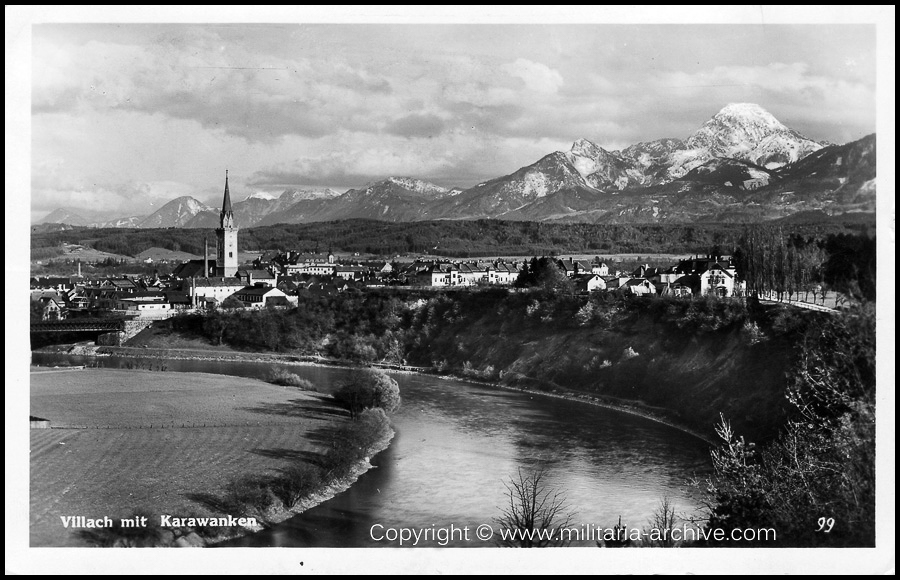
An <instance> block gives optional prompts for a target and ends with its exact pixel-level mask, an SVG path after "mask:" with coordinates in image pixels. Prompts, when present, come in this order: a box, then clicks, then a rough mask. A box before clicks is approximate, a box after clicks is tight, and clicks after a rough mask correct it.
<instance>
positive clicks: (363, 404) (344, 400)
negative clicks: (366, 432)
mask: <svg viewBox="0 0 900 580" xmlns="http://www.w3.org/2000/svg"><path fill="white" fill-rule="evenodd" d="M334 398H335V399H336V400H337V401H338V402H339V403H341V404H343V405H344V406H346V407H347V409H348V410H349V411H350V416H351V417H354V418H355V417H357V416H358V415H359V414H360V413H361V412H362V411H364V410H365V409H370V408H373V407H374V408H379V409H384V411H385V412H386V413H393V412H394V411H396V410H397V409H399V408H400V386H399V385H398V384H397V381H395V380H394V379H392V378H391V377H390V376H388V374H387V373H385V372H384V371H381V370H377V369H362V370H358V371H355V372H354V373H353V375H352V376H351V377H350V378H349V379H348V380H346V381H344V383H343V384H342V385H341V387H340V388H339V389H338V391H337V392H336V393H335V394H334Z"/></svg>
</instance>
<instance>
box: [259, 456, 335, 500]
mask: <svg viewBox="0 0 900 580" xmlns="http://www.w3.org/2000/svg"><path fill="white" fill-rule="evenodd" d="M270 485H271V488H272V493H273V494H274V495H275V497H277V498H278V499H279V500H281V503H282V505H284V507H285V508H288V509H290V508H292V507H294V506H295V505H297V502H299V501H300V500H301V499H303V498H304V497H306V496H308V495H311V494H312V493H314V492H315V491H316V490H317V489H319V486H321V485H322V470H321V469H320V468H319V467H316V466H315V465H310V464H308V463H296V464H294V465H291V466H289V467H286V468H284V469H283V470H281V473H280V474H279V475H277V476H275V477H274V478H273V479H272V481H271V483H270Z"/></svg>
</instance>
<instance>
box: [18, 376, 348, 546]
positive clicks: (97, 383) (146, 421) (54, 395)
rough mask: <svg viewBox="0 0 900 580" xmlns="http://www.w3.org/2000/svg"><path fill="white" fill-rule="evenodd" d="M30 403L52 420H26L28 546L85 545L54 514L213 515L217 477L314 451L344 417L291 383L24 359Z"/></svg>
mask: <svg viewBox="0 0 900 580" xmlns="http://www.w3.org/2000/svg"><path fill="white" fill-rule="evenodd" d="M31 414H32V415H35V416H39V417H42V418H46V419H49V420H50V421H51V422H52V425H53V427H54V428H53V429H33V430H32V431H31V457H30V468H31V480H30V481H31V484H30V487H31V498H30V524H31V525H30V543H31V545H32V546H83V545H86V542H85V540H84V539H83V538H82V537H81V536H80V535H79V534H78V533H77V532H75V531H73V530H72V529H66V528H64V527H63V525H62V522H61V520H60V517H61V516H84V517H87V518H102V517H103V516H109V517H110V518H112V519H113V520H116V519H117V518H122V517H129V516H130V515H131V514H132V513H133V512H135V511H144V512H147V513H149V514H152V515H154V517H155V516H156V515H162V514H170V515H174V516H179V517H189V516H192V515H222V514H221V513H216V512H215V511H212V510H211V509H210V508H209V507H208V506H209V505H210V503H209V498H211V497H218V496H220V494H222V493H223V492H224V490H225V489H226V487H227V485H228V484H229V482H232V481H235V480H236V479H238V478H240V477H243V476H247V475H253V474H264V473H271V472H277V471H278V470H279V469H281V468H284V467H286V466H287V465H288V463H289V462H290V461H296V460H297V459H298V458H304V457H314V456H315V455H317V454H318V453H320V452H321V451H322V447H321V444H320V443H317V442H316V438H317V435H321V433H322V432H323V431H325V430H328V429H329V428H332V427H334V426H335V425H338V424H341V423H343V422H344V421H346V420H347V419H346V417H347V415H346V413H345V412H344V411H343V410H342V409H339V408H337V407H335V406H333V405H332V403H331V402H330V399H329V398H327V397H325V396H323V395H318V394H316V393H307V392H301V391H299V390H297V389H295V388H290V387H282V386H276V385H271V384H268V383H264V382H261V381H257V380H252V379H244V378H239V377H229V376H222V375H209V374H202V373H170V372H151V371H139V370H112V369H81V370H65V371H62V370H53V371H49V370H44V369H32V373H31ZM57 427H59V428H57ZM231 515H234V516H235V517H239V516H240V515H244V514H231ZM246 515H254V514H246Z"/></svg>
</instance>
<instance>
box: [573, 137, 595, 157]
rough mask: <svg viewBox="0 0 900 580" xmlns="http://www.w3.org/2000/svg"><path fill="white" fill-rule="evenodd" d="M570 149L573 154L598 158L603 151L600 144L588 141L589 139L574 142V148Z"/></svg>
mask: <svg viewBox="0 0 900 580" xmlns="http://www.w3.org/2000/svg"><path fill="white" fill-rule="evenodd" d="M569 151H570V152H571V153H572V154H573V155H578V156H580V157H589V158H591V159H596V158H597V157H598V156H599V155H600V153H602V152H603V149H601V148H600V146H598V145H597V144H596V143H593V142H591V141H588V140H587V139H579V140H577V141H575V143H573V144H572V148H571V149H570V150H569Z"/></svg>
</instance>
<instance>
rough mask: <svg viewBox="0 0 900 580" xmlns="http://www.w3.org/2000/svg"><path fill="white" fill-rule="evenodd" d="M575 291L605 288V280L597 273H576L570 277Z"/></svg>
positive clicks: (594, 290)
mask: <svg viewBox="0 0 900 580" xmlns="http://www.w3.org/2000/svg"><path fill="white" fill-rule="evenodd" d="M572 281H573V282H574V283H575V291H576V292H578V293H581V294H586V293H590V292H597V291H599V290H606V280H604V279H603V277H602V276H600V275H599V274H590V273H588V274H578V275H576V276H573V277H572Z"/></svg>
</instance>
